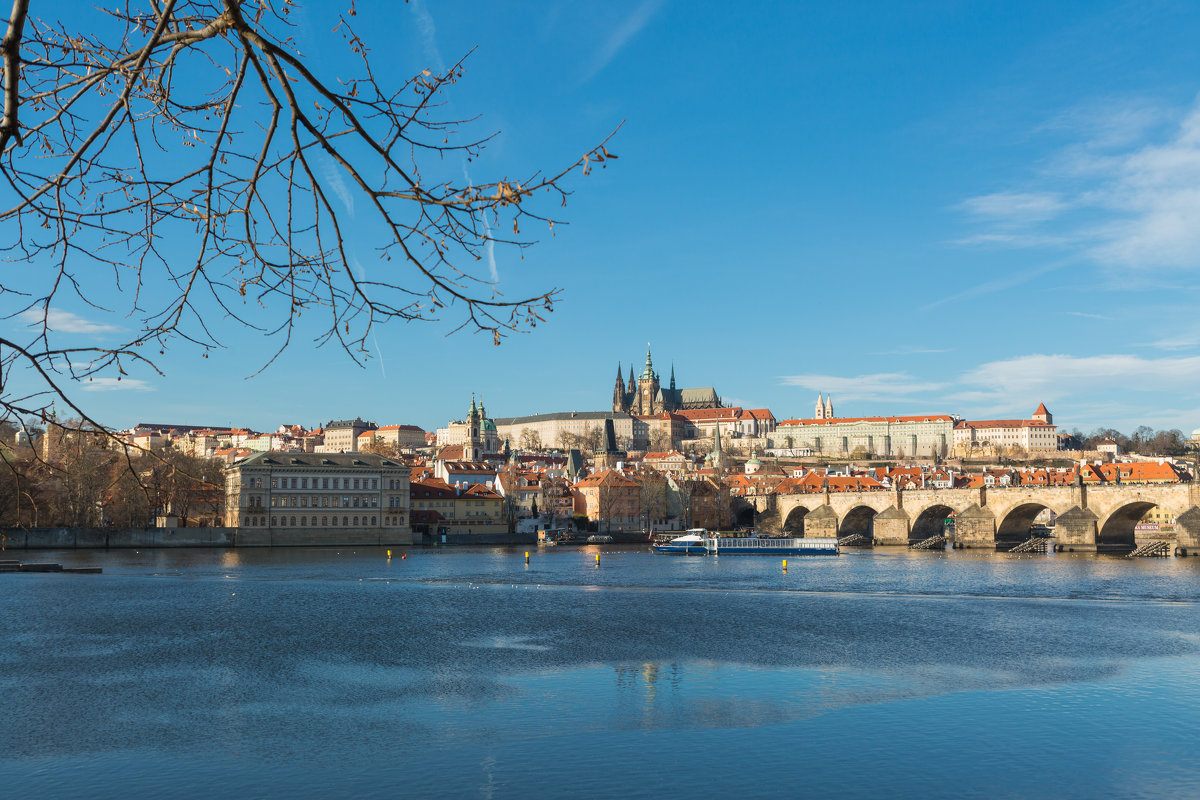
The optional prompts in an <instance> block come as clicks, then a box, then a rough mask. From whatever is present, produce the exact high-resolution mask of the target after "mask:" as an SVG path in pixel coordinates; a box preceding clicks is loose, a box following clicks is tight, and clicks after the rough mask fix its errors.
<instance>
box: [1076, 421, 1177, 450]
mask: <svg viewBox="0 0 1200 800" xmlns="http://www.w3.org/2000/svg"><path fill="white" fill-rule="evenodd" d="M1105 442H1115V443H1116V444H1117V446H1118V447H1120V448H1121V452H1122V453H1137V454H1138V455H1143V456H1181V455H1183V454H1184V453H1186V452H1187V451H1188V450H1189V449H1190V445H1191V440H1190V439H1189V438H1188V437H1187V436H1185V435H1184V433H1183V431H1181V430H1179V429H1178V428H1172V429H1170V430H1157V431H1156V430H1154V429H1153V428H1151V427H1149V426H1148V425H1139V426H1138V427H1137V428H1135V429H1134V431H1133V433H1132V434H1130V435H1128V436H1127V435H1125V434H1123V433H1121V432H1120V431H1118V430H1116V429H1115V428H1096V429H1095V430H1094V431H1092V432H1091V433H1089V434H1086V435H1085V434H1084V433H1082V432H1081V431H1080V430H1079V429H1078V428H1076V429H1075V430H1073V431H1071V432H1069V433H1068V434H1067V439H1066V442H1065V443H1064V444H1065V445H1066V449H1068V450H1095V449H1097V448H1098V447H1099V446H1100V445H1102V444H1104V443H1105Z"/></svg>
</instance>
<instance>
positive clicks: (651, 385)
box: [613, 347, 722, 417]
mask: <svg viewBox="0 0 1200 800" xmlns="http://www.w3.org/2000/svg"><path fill="white" fill-rule="evenodd" d="M721 407H722V406H721V398H719V397H717V390H716V389H714V388H713V387H711V386H704V387H701V388H697V389H676V388H675V367H674V366H672V367H671V383H670V385H669V386H668V387H667V388H665V389H664V388H662V385H661V384H660V383H659V378H658V373H657V372H655V371H654V362H653V361H652V360H651V359H650V348H649V347H647V348H646V366H645V368H644V369H642V374H641V375H640V376H639V377H637V378H634V376H633V364H632V363H631V364H630V365H629V383H626V382H625V379H624V378H623V377H622V376H621V365H620V364H617V382H616V385H615V386H614V387H613V411H614V412H619V413H623V414H632V415H634V416H638V417H645V416H650V415H653V414H661V413H663V412H664V411H666V412H672V411H685V410H690V409H694V408H721Z"/></svg>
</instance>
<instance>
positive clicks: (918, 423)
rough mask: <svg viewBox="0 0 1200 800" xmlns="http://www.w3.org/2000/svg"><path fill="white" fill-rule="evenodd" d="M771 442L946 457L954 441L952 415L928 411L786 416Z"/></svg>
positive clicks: (846, 453)
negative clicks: (888, 414)
mask: <svg viewBox="0 0 1200 800" xmlns="http://www.w3.org/2000/svg"><path fill="white" fill-rule="evenodd" d="M771 441H772V443H773V444H774V446H775V448H776V449H777V450H782V451H787V450H811V451H812V452H813V453H814V454H820V455H828V456H841V457H857V456H856V454H861V455H867V456H892V457H902V456H911V457H916V458H927V457H931V456H945V455H948V454H949V452H950V448H951V446H952V445H953V444H954V418H953V417H951V416H950V415H949V414H927V415H921V416H911V417H826V418H824V419H789V420H784V421H783V422H780V423H779V424H778V426H777V427H776V428H775V433H774V434H773V435H772V436H771Z"/></svg>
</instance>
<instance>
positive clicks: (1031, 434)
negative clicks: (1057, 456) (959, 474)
mask: <svg viewBox="0 0 1200 800" xmlns="http://www.w3.org/2000/svg"><path fill="white" fill-rule="evenodd" d="M1006 448H1019V449H1021V450H1024V451H1026V452H1029V453H1033V452H1045V451H1047V450H1057V449H1058V426H1057V425H1055V424H1054V417H1053V416H1052V415H1051V414H1050V412H1049V411H1047V410H1046V404H1045V403H1041V404H1039V405H1038V407H1037V410H1036V411H1034V412H1033V414H1032V415H1031V416H1030V418H1029V419H989V420H959V422H958V423H957V424H955V426H954V449H955V453H956V455H961V456H970V455H972V453H973V452H975V451H977V450H981V449H990V450H992V451H995V452H1001V451H1003V450H1004V449H1006Z"/></svg>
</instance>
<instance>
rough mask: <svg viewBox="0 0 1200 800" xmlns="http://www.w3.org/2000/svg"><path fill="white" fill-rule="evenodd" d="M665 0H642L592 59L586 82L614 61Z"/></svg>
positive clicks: (585, 77) (585, 78)
mask: <svg viewBox="0 0 1200 800" xmlns="http://www.w3.org/2000/svg"><path fill="white" fill-rule="evenodd" d="M664 2H665V0H642V2H641V3H640V4H639V5H638V7H637V8H636V9H634V11H633V13H632V14H630V15H629V16H628V17H626V18H625V19H624V21H622V22H621V24H620V25H618V26H617V28H616V30H614V31H613V32H612V34H611V35H610V36H609V37H608V39H607V41H605V42H604V45H603V46H602V47H601V48H600V50H599V51H598V52H597V53H596V57H595V58H594V59H593V60H592V66H591V68H590V69H589V70H588V72H587V74H586V75H585V76H584V78H583V82H584V83H586V82H587V81H590V80H591V79H592V78H594V77H596V76H597V75H598V74H600V73H601V72H602V71H603V70H604V68H605V67H607V66H608V65H609V64H611V63H612V60H613V59H614V58H616V57H617V55H618V54H619V53H620V52H621V51H622V50H623V49H625V45H627V44H629V42H630V41H632V40H633V37H635V36H637V35H638V34H639V33H641V32H642V29H643V28H645V27H646V26H647V25H649V24H650V20H651V19H653V18H654V15H655V14H657V13H658V10H659V9H660V8H662V6H663V3H664Z"/></svg>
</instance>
